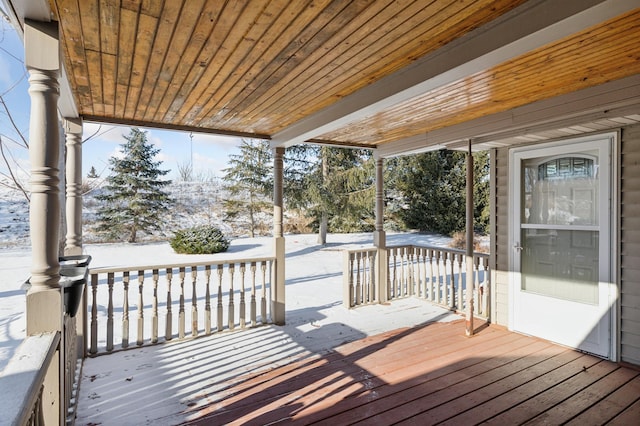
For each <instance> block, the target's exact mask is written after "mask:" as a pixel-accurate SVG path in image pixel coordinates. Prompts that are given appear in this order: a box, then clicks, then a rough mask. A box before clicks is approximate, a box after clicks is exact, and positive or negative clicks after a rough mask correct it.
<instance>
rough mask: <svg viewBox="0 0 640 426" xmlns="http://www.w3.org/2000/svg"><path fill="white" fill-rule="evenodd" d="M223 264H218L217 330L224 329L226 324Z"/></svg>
mask: <svg viewBox="0 0 640 426" xmlns="http://www.w3.org/2000/svg"><path fill="white" fill-rule="evenodd" d="M223 267H224V266H223V265H218V304H217V306H216V315H217V322H216V326H217V330H218V331H222V330H223V329H224V324H223V322H222V309H223V307H222V272H223Z"/></svg>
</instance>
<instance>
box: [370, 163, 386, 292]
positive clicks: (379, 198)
mask: <svg viewBox="0 0 640 426" xmlns="http://www.w3.org/2000/svg"><path fill="white" fill-rule="evenodd" d="M373 158H374V160H375V162H376V228H375V231H374V233H373V244H374V246H375V247H376V248H377V249H378V250H377V253H376V292H377V295H376V297H377V299H378V303H385V302H386V301H387V292H388V288H387V284H388V282H387V281H388V277H387V267H388V265H389V260H388V256H387V234H386V233H385V231H384V159H383V158H381V157H380V156H379V155H378V154H377V153H374V155H373Z"/></svg>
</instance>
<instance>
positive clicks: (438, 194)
mask: <svg viewBox="0 0 640 426" xmlns="http://www.w3.org/2000/svg"><path fill="white" fill-rule="evenodd" d="M474 156H475V161H474V192H475V195H474V216H475V222H476V224H477V227H478V228H480V229H481V230H484V229H485V228H486V226H487V223H486V222H487V221H488V205H489V204H488V187H489V186H488V185H489V181H488V178H487V177H488V156H487V154H486V153H480V154H474ZM392 167H393V169H394V172H393V173H391V174H390V176H391V180H390V181H389V182H388V186H389V187H390V188H393V189H394V190H397V191H398V193H399V194H401V197H402V202H401V203H399V204H400V205H402V206H403V207H402V208H400V209H398V211H397V212H393V213H397V215H398V216H399V217H400V218H401V219H402V221H403V222H404V224H405V225H406V226H407V227H409V228H412V229H418V230H420V231H432V232H439V233H442V234H447V235H451V234H453V233H454V232H456V231H462V230H464V229H465V227H466V222H465V219H466V217H465V212H466V154H465V153H463V152H458V151H447V150H441V151H434V152H427V153H423V154H417V155H412V156H408V157H400V158H397V159H394V160H393V162H392Z"/></svg>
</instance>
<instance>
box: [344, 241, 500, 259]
mask: <svg viewBox="0 0 640 426" xmlns="http://www.w3.org/2000/svg"><path fill="white" fill-rule="evenodd" d="M385 248H386V249H387V250H390V249H399V248H421V249H427V250H438V251H443V252H447V253H456V254H465V253H466V250H463V249H457V248H450V247H438V246H429V245H423V244H394V245H389V246H386V247H385ZM376 250H377V248H376V247H363V248H357V249H347V250H344V252H346V253H349V254H352V253H358V252H368V251H376ZM473 255H474V256H476V257H480V258H484V257H487V258H488V257H489V254H488V253H482V252H476V251H474V252H473Z"/></svg>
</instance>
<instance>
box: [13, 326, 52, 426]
mask: <svg viewBox="0 0 640 426" xmlns="http://www.w3.org/2000/svg"><path fill="white" fill-rule="evenodd" d="M59 343H60V332H51V333H42V334H38V335H33V336H28V337H26V338H25V339H24V341H23V342H22V343H21V344H20V346H18V349H17V350H16V353H15V354H14V355H13V357H11V359H10V360H9V363H8V364H7V366H6V367H5V369H4V370H3V371H2V372H1V373H0V388H1V389H8V390H11V391H10V392H4V394H3V397H2V398H0V413H2V416H3V418H4V419H5V420H8V421H9V424H17V425H22V424H26V423H27V421H28V419H29V417H30V416H31V412H32V409H33V406H34V404H35V403H36V401H37V399H38V397H39V395H40V387H41V386H42V383H43V382H44V377H45V375H46V373H47V370H48V366H49V364H51V360H52V359H53V355H54V354H55V352H56V350H57V348H58V344H59Z"/></svg>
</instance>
